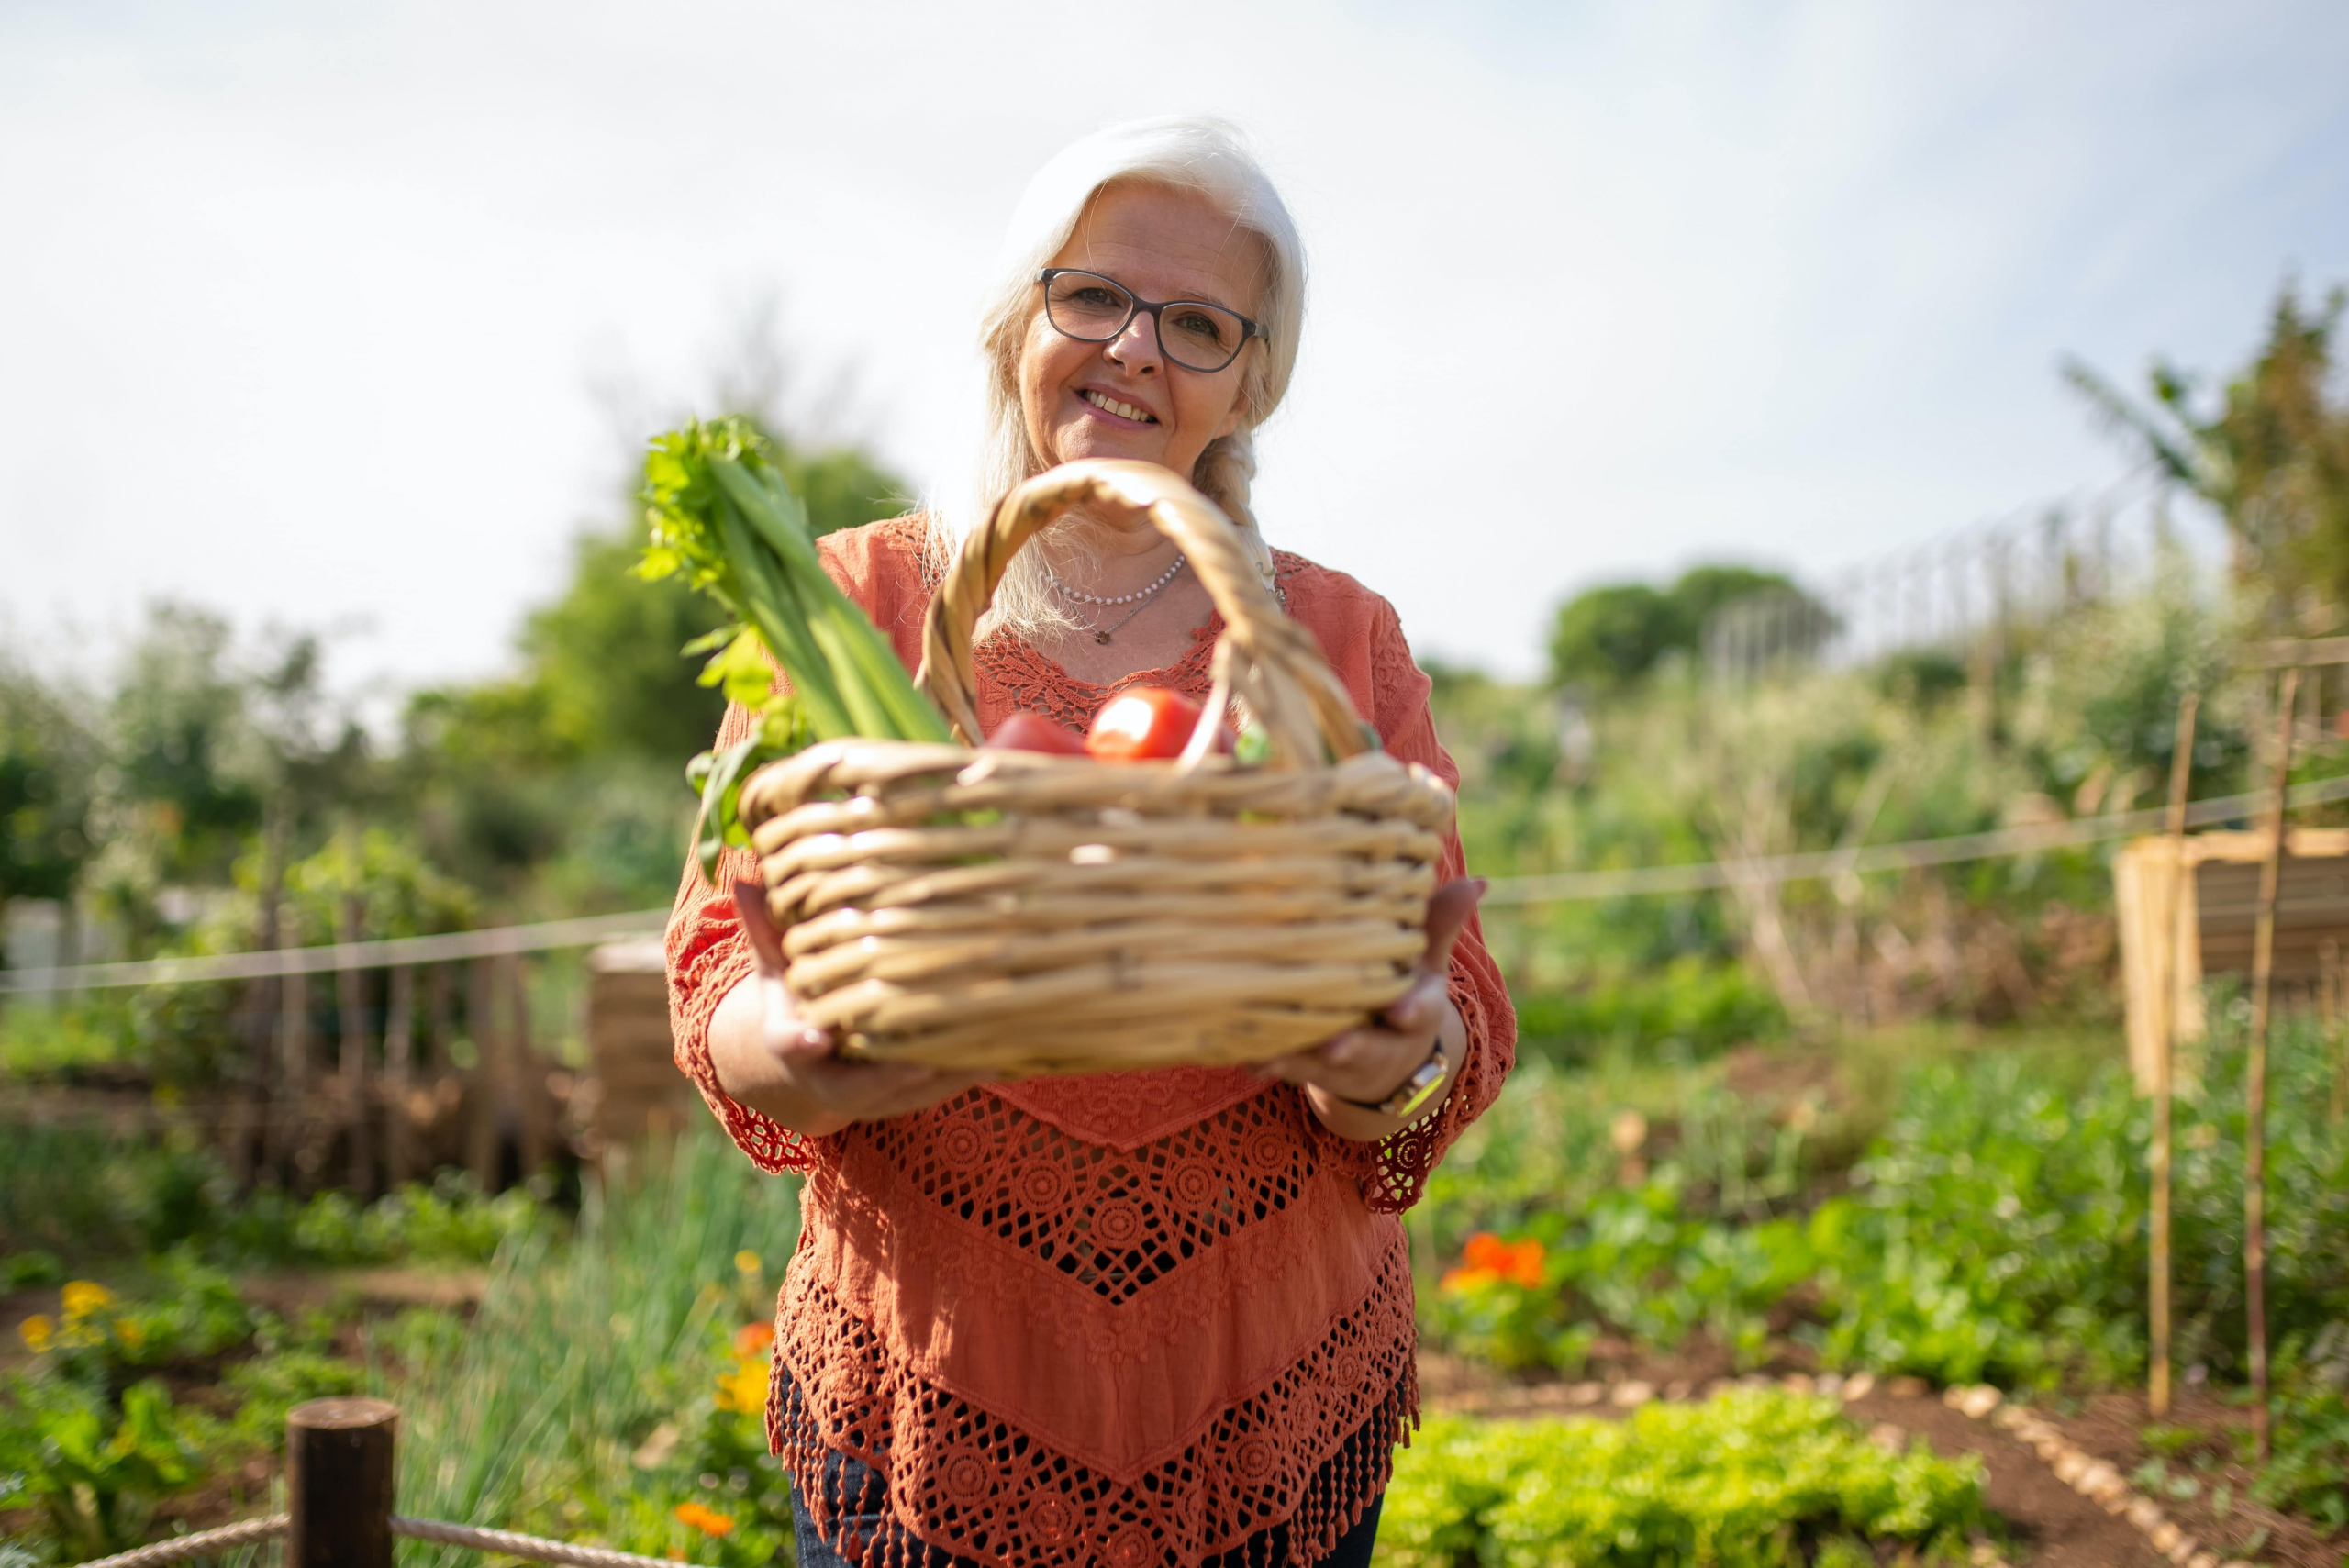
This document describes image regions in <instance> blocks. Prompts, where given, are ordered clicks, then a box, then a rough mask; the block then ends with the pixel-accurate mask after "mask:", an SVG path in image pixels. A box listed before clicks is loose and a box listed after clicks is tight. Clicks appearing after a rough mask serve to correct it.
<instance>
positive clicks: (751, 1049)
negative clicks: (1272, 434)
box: [709, 882, 996, 1138]
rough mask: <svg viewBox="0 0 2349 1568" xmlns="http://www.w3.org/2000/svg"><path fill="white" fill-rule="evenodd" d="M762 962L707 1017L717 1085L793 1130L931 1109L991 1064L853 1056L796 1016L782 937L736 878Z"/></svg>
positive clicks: (825, 1129) (817, 1132)
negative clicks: (953, 1067) (959, 1067)
mask: <svg viewBox="0 0 2349 1568" xmlns="http://www.w3.org/2000/svg"><path fill="white" fill-rule="evenodd" d="M734 907H735V910H736V912H737V913H738V914H739V915H740V917H741V920H742V931H743V934H744V935H745V936H746V937H748V938H749V939H750V943H751V952H752V953H753V954H754V955H755V956H756V957H757V959H758V965H759V966H758V968H757V970H756V971H754V972H753V973H751V974H749V975H746V976H744V977H743V980H742V982H741V984H739V985H737V986H735V987H734V989H733V990H731V991H729V992H728V993H727V994H726V998H725V1000H723V1001H721V1002H720V1003H718V1011H717V1012H716V1013H714V1014H712V1015H711V1017H710V1020H709V1054H710V1061H711V1063H712V1065H714V1066H715V1067H716V1068H717V1070H718V1087H719V1088H721V1089H724V1090H725V1091H726V1093H727V1095H729V1097H731V1098H732V1099H734V1100H736V1101H738V1102H739V1103H740V1104H742V1105H745V1106H749V1107H750V1108H751V1109H752V1110H754V1111H757V1112H758V1113H759V1114H760V1115H762V1116H764V1117H767V1118H771V1119H773V1120H774V1121H776V1122H780V1123H781V1124H782V1125H783V1126H784V1127H785V1128H787V1129H790V1130H791V1131H793V1132H796V1133H800V1134H802V1135H804V1136H806V1137H809V1138H821V1137H823V1136H824V1135H825V1134H826V1133H831V1132H838V1131H839V1130H840V1129H842V1128H844V1127H847V1126H849V1125H850V1124H851V1123H852V1122H860V1121H878V1120H881V1119H882V1118H885V1117H893V1116H904V1115H906V1114H907V1112H909V1111H918V1110H925V1109H927V1108H929V1107H930V1106H934V1105H937V1104H938V1103H939V1102H941V1101H942V1100H951V1099H952V1098H953V1097H954V1096H955V1095H959V1094H962V1093H963V1092H964V1091H965V1090H967V1089H970V1088H972V1087H974V1085H977V1084H985V1083H991V1082H993V1081H994V1079H995V1076H996V1075H995V1074H993V1073H950V1072H947V1071H944V1070H942V1069H940V1068H935V1067H921V1066H917V1065H915V1064H913V1063H911V1062H848V1061H843V1060H842V1059H841V1055H840V1053H839V1051H837V1050H836V1049H835V1047H834V1044H833V1041H832V1037H831V1036H830V1035H829V1034H828V1033H827V1032H825V1031H824V1030H822V1029H817V1028H815V1027H813V1026H811V1025H809V1024H808V1023H807V1021H806V1020H804V1019H803V1018H800V1016H799V1012H798V1009H797V1007H796V1006H794V1005H793V1003H792V999H791V993H790V991H789V990H788V989H786V988H785V985H784V984H783V972H784V968H785V960H784V955H783V940H782V938H781V937H780V936H779V935H777V933H776V931H775V929H774V919H773V917H771V916H770V915H769V914H768V913H767V901H766V895H765V893H764V891H763V889H761V888H760V887H759V885H758V884H756V883H751V882H737V883H736V884H734Z"/></svg>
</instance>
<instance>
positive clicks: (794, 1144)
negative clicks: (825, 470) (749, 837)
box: [668, 517, 921, 1172]
mask: <svg viewBox="0 0 2349 1568" xmlns="http://www.w3.org/2000/svg"><path fill="white" fill-rule="evenodd" d="M920 526H921V519H920V518H919V517H898V518H895V519H892V520H891V521H888V522H885V523H874V524H869V525H867V526H866V527H863V528H845V529H842V530H841V531H839V532H837V533H830V534H826V535H825V536H824V537H823V538H822V539H818V541H817V543H816V550H817V554H818V556H819V557H820V558H821V559H822V561H823V563H824V570H825V571H826V572H828V573H830V574H831V578H832V581H833V582H835V583H837V584H840V588H841V592H842V593H844V594H846V595H848V596H849V597H850V598H852V599H853V600H855V601H856V603H857V605H858V606H859V607H861V608H862V609H863V611H864V612H865V613H866V614H867V615H870V616H872V617H874V623H875V624H876V625H879V626H881V627H883V628H886V629H887V630H888V632H889V633H890V636H891V638H892V642H893V645H894V646H895V647H896V651H897V657H898V658H899V659H901V660H904V661H906V662H907V667H908V668H909V669H910V668H911V667H912V663H913V662H914V661H916V660H918V659H919V658H920V651H921V644H920V635H921V617H920V606H919V604H918V602H916V603H914V605H913V606H912V608H911V609H910V611H909V610H908V608H907V594H906V589H905V584H906V583H907V581H908V580H910V581H912V582H915V583H917V584H918V582H919V576H918V571H917V569H916V562H917V561H918V550H916V549H915V548H914V541H915V540H916V539H918V533H919V528H920ZM775 684H776V686H777V688H778V689H785V688H786V686H787V683H785V680H784V678H783V674H782V672H781V671H780V670H778V671H777V672H776V673H775ZM750 732H751V716H750V712H749V710H748V709H746V708H744V707H742V706H740V705H739V704H730V705H729V706H728V707H727V709H726V717H725V720H724V721H723V722H722V723H720V724H719V725H718V740H717V741H716V743H715V744H716V745H717V746H718V748H720V749H723V748H725V747H728V746H731V745H733V744H734V743H735V742H736V741H738V740H741V739H743V738H744V737H745V736H747V735H748V734H750ZM738 879H739V880H742V881H747V882H756V881H758V880H759V868H758V862H757V860H756V858H755V857H754V856H752V855H751V851H748V850H729V851H726V853H725V854H724V855H723V856H722V857H720V859H719V861H718V884H717V885H716V886H715V887H713V886H711V885H710V884H708V883H707V882H705V881H703V880H702V875H701V868H700V867H699V866H698V865H697V864H696V862H694V861H693V860H692V859H691V858H690V857H688V858H687V860H686V862H685V876H684V878H683V880H682V881H681V882H680V883H679V884H678V887H677V902H676V904H675V906H674V908H673V909H672V910H671V912H670V915H669V932H668V956H669V1029H670V1034H671V1037H672V1039H673V1040H674V1041H675V1047H676V1059H677V1068H678V1070H679V1071H680V1072H682V1073H685V1076H686V1077H688V1078H691V1079H692V1080H693V1081H694V1085H695V1087H696V1088H698V1089H699V1090H701V1095H702V1098H703V1099H705V1100H707V1101H708V1102H709V1108H710V1110H711V1111H712V1112H713V1113H715V1114H716V1116H717V1118H718V1121H719V1122H720V1123H721V1124H722V1125H723V1126H724V1127H725V1129H726V1133H727V1136H728V1137H729V1138H731V1139H733V1140H734V1141H735V1143H736V1144H737V1145H739V1146H740V1148H741V1150H742V1151H743V1152H744V1153H745V1154H748V1155H749V1156H750V1157H751V1162H752V1163H754V1164H756V1165H757V1166H758V1167H759V1168H760V1169H761V1170H763V1171H770V1172H777V1171H807V1170H810V1169H812V1168H813V1167H814V1166H815V1165H816V1163H817V1162H818V1159H819V1158H820V1155H821V1152H822V1143H823V1140H819V1139H811V1138H804V1137H802V1136H801V1135H799V1134H798V1133H796V1132H793V1131H791V1130H790V1129H787V1128H785V1126H783V1124H782V1123H780V1122H778V1121H776V1120H774V1118H771V1117H765V1116H761V1115H760V1114H759V1113H758V1112H757V1111H754V1110H752V1109H751V1108H750V1106H745V1105H742V1104H740V1102H739V1101H736V1100H734V1099H732V1098H730V1097H729V1095H727V1093H726V1091H725V1090H723V1089H721V1088H719V1087H718V1070H717V1067H716V1066H715V1065H714V1064H713V1063H712V1062H711V1061H710V1056H709V1020H710V1016H711V1015H712V1014H714V1013H716V1012H717V1011H718V1004H719V1003H720V1002H722V1001H724V1000H725V999H726V995H727V993H728V992H729V991H731V990H733V989H734V987H735V986H737V985H739V984H741V983H742V980H743V978H744V977H745V976H747V975H748V974H750V973H751V970H752V969H753V968H754V967H755V965H754V964H753V963H752V962H751V948H750V943H749V942H748V941H747V940H745V939H744V937H743V935H742V925H741V919H740V917H739V916H737V915H736V914H735V912H734V901H733V899H732V897H731V896H730V895H729V889H731V888H732V886H733V885H734V884H735V882H736V881H737V880H738Z"/></svg>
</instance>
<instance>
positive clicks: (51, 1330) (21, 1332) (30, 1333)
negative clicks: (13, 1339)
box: [17, 1312, 57, 1355]
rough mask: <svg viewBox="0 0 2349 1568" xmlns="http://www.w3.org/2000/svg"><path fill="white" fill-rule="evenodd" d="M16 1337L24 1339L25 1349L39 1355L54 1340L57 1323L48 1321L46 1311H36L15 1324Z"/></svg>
mask: <svg viewBox="0 0 2349 1568" xmlns="http://www.w3.org/2000/svg"><path fill="white" fill-rule="evenodd" d="M17 1338H18V1339H20V1340H24V1342H25V1348H26V1349H27V1350H28V1351H32V1352H33V1354H35V1355H39V1354H40V1353H41V1352H42V1351H45V1350H47V1349H49V1347H50V1345H52V1344H54V1343H55V1342H56V1340H57V1325H56V1324H55V1323H52V1322H50V1318H49V1314H48V1313H46V1312H36V1313H34V1314H33V1315H32V1316H31V1317H29V1318H26V1319H25V1320H24V1321H23V1322H21V1323H19V1324H17Z"/></svg>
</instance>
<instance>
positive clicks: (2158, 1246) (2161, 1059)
mask: <svg viewBox="0 0 2349 1568" xmlns="http://www.w3.org/2000/svg"><path fill="white" fill-rule="evenodd" d="M2201 706H2202V694H2201V693H2199V692H2188V693H2187V694H2186V695H2185V696H2183V697H2181V698H2179V699H2178V704H2177V739H2176V745H2175V748H2174V749H2173V750H2172V751H2171V753H2170V763H2169V845H2170V878H2169V901H2168V903H2167V905H2166V906H2165V909H2164V918H2163V921H2162V929H2163V930H2164V931H2165V932H2166V933H2167V936H2166V940H2165V942H2164V944H2163V947H2162V951H2164V952H2165V953H2166V954H2167V955H2168V962H2166V963H2165V964H2164V965H2163V967H2162V973H2161V984H2160V985H2159V987H2158V988H2157V989H2158V993H2159V1000H2158V1001H2157V1002H2156V1003H2155V1009H2156V1010H2155V1013H2154V1017H2155V1018H2156V1019H2157V1020H2158V1021H2157V1023H2156V1025H2155V1028H2154V1147H2153V1171H2152V1177H2153V1198H2152V1214H2151V1216H2150V1219H2151V1223H2152V1227H2153V1264H2152V1268H2153V1278H2152V1279H2151V1281H2150V1282H2149V1284H2150V1289H2151V1295H2152V1302H2151V1307H2152V1318H2153V1321H2152V1324H2151V1329H2152V1338H2153V1341H2154V1345H2153V1351H2154V1354H2153V1366H2152V1369H2151V1373H2150V1381H2149V1382H2148V1384H2147V1386H2146V1390H2145V1396H2146V1403H2147V1405H2148V1406H2149V1407H2151V1409H2152V1411H2153V1413H2154V1415H2156V1416H2166V1415H2168V1414H2169V1351H2170V1324H2169V1274H2170V1263H2169V1232H2170V1215H2169V1189H2170V1095H2171V1092H2172V1086H2173V1085H2174V1084H2175V1083H2176V1076H2175V1074H2176V1059H2177V1014H2178V1006H2177V973H2178V963H2179V950H2180V949H2181V948H2182V947H2183V946H2184V945H2185V942H2186V940H2187V935H2186V933H2185V932H2183V931H2181V930H2180V929H2178V927H2179V925H2180V924H2181V923H2182V920H2183V918H2184V915H2185V910H2186V898H2185V888H2184V885H2183V883H2184V880H2185V878H2187V877H2188V876H2189V875H2191V874H2193V873H2192V872H2191V871H2190V870H2189V868H2188V866H2187V863H2186V792H2187V786H2188V781H2189V780H2190V778H2191V777H2192V775H2193V773H2194V720H2195V717H2196V715H2197V713H2198V712H2199V710H2200V708H2201Z"/></svg>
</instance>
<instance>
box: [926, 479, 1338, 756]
mask: <svg viewBox="0 0 2349 1568" xmlns="http://www.w3.org/2000/svg"><path fill="white" fill-rule="evenodd" d="M1076 506H1098V507H1103V508H1106V509H1112V510H1122V511H1124V512H1127V513H1129V514H1139V515H1141V516H1143V517H1148V518H1149V519H1150V521H1151V523H1152V525H1153V526H1154V527H1155V528H1157V529H1158V531H1159V532H1160V533H1163V534H1164V535H1165V536H1166V537H1167V538H1168V539H1173V540H1174V541H1175V547H1176V548H1177V549H1179V550H1182V552H1183V553H1184V554H1185V555H1186V556H1187V557H1189V559H1190V562H1191V569H1192V570H1193V571H1195V572H1197V573H1198V574H1199V581H1200V583H1201V584H1204V585H1205V586H1206V588H1207V591H1208V597H1209V598H1210V599H1212V600H1214V601H1215V607H1216V609H1217V610H1218V611H1219V612H1220V613H1221V615H1222V617H1223V628H1224V629H1223V637H1222V639H1220V640H1219V642H1218V644H1217V646H1216V671H1217V681H1216V686H1217V690H1218V691H1219V692H1227V691H1228V692H1229V693H1230V694H1231V695H1237V696H1239V697H1240V698H1241V700H1242V701H1243V702H1245V703H1246V704H1247V705H1248V709H1249V711H1250V712H1251V713H1252V714H1253V715H1254V716H1255V717H1256V718H1257V719H1258V721H1259V722H1261V723H1262V724H1263V725H1264V728H1265V729H1266V730H1267V731H1268V732H1269V733H1270V736H1271V740H1272V750H1273V756H1272V761H1273V763H1274V765H1275V766H1287V767H1308V766H1313V765H1316V764H1318V763H1319V762H1321V761H1322V756H1323V752H1322V748H1323V747H1324V746H1326V747H1327V748H1328V749H1329V752H1330V754H1331V755H1334V756H1337V757H1351V756H1353V755H1354V754H1355V753H1356V752H1358V751H1364V750H1365V749H1366V742H1365V740H1364V735H1363V730H1362V721H1361V720H1360V719H1359V718H1358V717H1356V716H1355V713H1354V705H1353V697H1352V696H1350V695H1348V694H1347V692H1346V688H1345V686H1344V684H1342V683H1341V682H1340V681H1339V679H1338V677H1337V675H1336V674H1335V673H1332V672H1331V670H1330V665H1329V662H1328V661H1327V660H1325V659H1323V658H1322V657H1321V650H1320V648H1319V645H1318V644H1316V643H1315V642H1314V640H1313V636H1312V634H1311V633H1310V632H1308V631H1307V630H1306V629H1305V628H1303V627H1301V626H1298V625H1297V623H1296V622H1295V621H1293V620H1291V619H1289V618H1288V617H1286V615H1283V614H1282V613H1281V608H1280V606H1279V605H1278V604H1277V603H1276V602H1275V600H1274V598H1273V595H1272V592H1271V590H1270V589H1269V588H1267V587H1266V586H1265V585H1264V580H1263V579H1262V578H1261V577H1260V576H1258V575H1257V573H1256V568H1255V563H1254V562H1253V561H1252V559H1251V557H1250V555H1249V553H1248V550H1247V547H1246V546H1245V545H1244V544H1242V543H1241V539H1240V532H1239V530H1238V529H1237V528H1235V527H1233V525H1232V522H1231V519H1230V518H1229V517H1225V516H1224V515H1223V511H1222V509H1221V508H1220V507H1219V506H1216V504H1215V503H1214V502H1212V501H1210V500H1208V498H1207V497H1206V496H1205V495H1200V494H1199V493H1198V492H1197V490H1195V489H1193V488H1192V487H1191V486H1190V485H1188V484H1185V483H1184V482H1183V481H1182V480H1181V479H1179V478H1177V477H1176V476H1175V474H1173V473H1170V472H1168V471H1167V470H1165V469H1163V468H1161V467H1159V466H1158V465H1157V464H1156V463H1151V462H1135V461H1133V460H1131V459H1126V458H1086V459H1082V460H1080V461H1078V462H1066V463H1063V464H1061V466H1060V467H1058V468H1054V469H1048V470H1046V471H1045V472H1044V473H1040V474H1038V475H1036V477H1034V478H1033V479H1030V480H1028V481H1027V482H1026V483H1024V484H1020V485H1019V486H1018V487H1016V488H1015V489H1013V491H1012V492H1011V493H1010V494H1009V495H1006V496H1005V497H1004V498H1003V499H1002V500H1001V501H999V502H997V503H996V508H995V511H994V512H993V514H991V515H990V516H989V517H988V518H987V520H986V523H985V526H984V527H982V528H977V529H975V530H974V531H973V532H972V533H971V535H970V536H969V537H968V538H966V539H963V543H962V546H961V548H960V549H958V550H956V551H955V554H954V564H953V565H952V567H950V568H948V569H947V573H946V580H945V581H944V582H942V583H941V584H939V586H938V592H937V593H936V594H934V595H931V597H930V613H929V614H928V615H927V616H926V617H924V619H923V623H922V659H921V669H920V671H919V672H918V673H917V674H916V675H915V677H914V679H915V681H916V682H917V683H918V684H919V685H920V686H921V688H922V689H923V690H924V691H926V692H928V693H929V694H930V699H931V700H932V701H933V702H935V703H937V704H938V706H939V711H940V712H941V713H943V714H945V716H946V719H947V722H948V723H950V724H952V726H953V727H954V733H955V735H956V736H957V737H958V738H959V739H960V740H962V741H963V744H964V745H966V746H976V745H977V744H979V740H980V735H979V711H978V670H977V667H976V665H975V664H974V662H973V659H972V654H971V631H972V628H974V627H975V626H977V625H978V622H979V617H981V616H983V615H985V613H986V608H987V606H988V604H989V603H990V602H991V601H992V600H993V599H994V597H995V590H996V584H998V583H1000V582H1001V581H1002V580H1003V573H1004V569H1005V568H1006V567H1007V566H1008V565H1009V564H1010V563H1011V558H1012V557H1013V556H1014V555H1017V554H1018V553H1019V550H1020V547H1021V546H1023V545H1025V544H1026V543H1027V542H1028V541H1029V540H1030V539H1032V538H1033V537H1035V534H1036V532H1037V530H1038V529H1040V528H1042V527H1043V526H1044V525H1045V524H1047V523H1049V522H1051V521H1052V520H1053V519H1054V518H1056V517H1060V516H1061V515H1062V514H1063V513H1064V512H1067V511H1069V510H1071V509H1072V508H1074V507H1076ZM1220 706H1222V705H1221V703H1220V702H1217V703H1214V704H1211V705H1210V707H1209V710H1208V713H1207V714H1206V715H1205V716H1204V717H1203V718H1202V720H1201V726H1200V728H1201V733H1203V734H1210V735H1211V734H1212V733H1213V730H1214V727H1215V726H1216V725H1217V724H1219V723H1220V722H1221V717H1222V716H1221V715H1220V713H1219V712H1218V711H1216V710H1217V709H1218V708H1219V707H1220ZM1195 740H1196V738H1195ZM1191 750H1192V751H1194V752H1196V751H1200V750H1202V748H1201V747H1199V746H1198V745H1197V744H1196V743H1195V744H1194V745H1193V747H1192V748H1191ZM1186 755H1187V753H1186Z"/></svg>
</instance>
